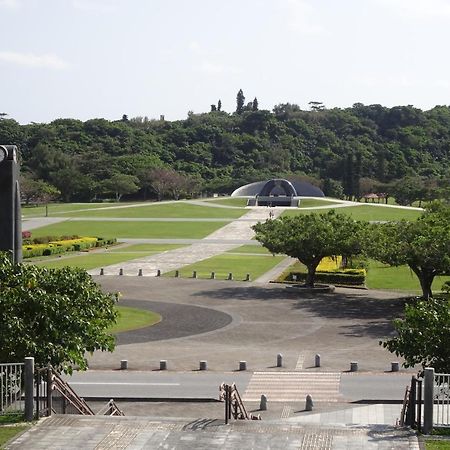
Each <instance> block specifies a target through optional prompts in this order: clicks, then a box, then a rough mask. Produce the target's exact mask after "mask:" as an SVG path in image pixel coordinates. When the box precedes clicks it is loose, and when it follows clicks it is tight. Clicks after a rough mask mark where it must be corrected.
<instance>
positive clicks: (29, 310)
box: [0, 253, 117, 373]
mask: <svg viewBox="0 0 450 450" xmlns="http://www.w3.org/2000/svg"><path fill="white" fill-rule="evenodd" d="M116 301H117V298H116V296H115V295H113V294H105V293H103V292H102V290H101V288H100V287H99V286H98V285H97V284H95V283H94V281H93V280H92V278H91V277H90V276H89V275H88V274H87V272H86V271H84V270H81V269H74V268H69V267H65V268H63V269H47V268H44V267H37V266H34V265H30V264H26V265H24V264H14V263H12V262H11V261H10V259H9V258H8V256H7V255H6V254H5V253H0V360H2V361H8V362H20V361H23V359H24V358H25V357H26V356H33V357H34V358H35V361H36V363H37V364H38V365H39V366H46V365H47V364H49V363H50V364H51V365H52V366H53V367H55V368H56V369H57V370H62V371H64V372H68V373H71V372H72V367H73V366H77V367H78V368H80V369H82V370H85V369H86V368H87V360H86V358H85V353H86V352H89V353H92V352H94V351H96V350H102V351H113V349H114V345H115V344H114V337H113V336H111V335H110V334H108V333H107V328H108V327H110V326H111V325H112V324H114V323H115V321H116V317H117V313H116V311H115V308H114V305H115V302H116Z"/></svg>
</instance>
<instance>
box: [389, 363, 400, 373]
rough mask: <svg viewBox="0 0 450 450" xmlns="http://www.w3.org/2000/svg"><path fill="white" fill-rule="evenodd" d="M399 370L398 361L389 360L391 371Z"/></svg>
mask: <svg viewBox="0 0 450 450" xmlns="http://www.w3.org/2000/svg"><path fill="white" fill-rule="evenodd" d="M399 370H400V364H399V362H398V361H392V362H391V371H392V372H398V371H399Z"/></svg>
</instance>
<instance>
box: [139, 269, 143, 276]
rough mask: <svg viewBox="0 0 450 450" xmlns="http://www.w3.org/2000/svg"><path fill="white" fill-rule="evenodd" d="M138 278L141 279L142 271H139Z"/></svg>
mask: <svg viewBox="0 0 450 450" xmlns="http://www.w3.org/2000/svg"><path fill="white" fill-rule="evenodd" d="M138 277H142V269H139V272H138Z"/></svg>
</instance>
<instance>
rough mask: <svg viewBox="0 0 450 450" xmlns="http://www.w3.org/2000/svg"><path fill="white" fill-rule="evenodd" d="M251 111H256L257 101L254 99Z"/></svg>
mask: <svg viewBox="0 0 450 450" xmlns="http://www.w3.org/2000/svg"><path fill="white" fill-rule="evenodd" d="M252 111H258V99H257V98H256V97H255V98H254V99H253V103H252Z"/></svg>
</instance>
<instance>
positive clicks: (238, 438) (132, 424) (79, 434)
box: [6, 416, 419, 450]
mask: <svg viewBox="0 0 450 450" xmlns="http://www.w3.org/2000/svg"><path fill="white" fill-rule="evenodd" d="M6 448H7V449H21V450H31V449H33V450H53V449H65V450H72V449H83V450H91V449H96V450H106V449H127V450H137V449H158V448H159V449H179V450H193V449H195V450H211V449H226V450H228V449H230V450H236V449H242V450H244V449H272V450H286V449H296V450H298V449H305V450H306V449H311V450H312V449H314V450H319V449H320V450H327V449H329V450H344V449H355V450H356V449H357V450H363V449H377V450H385V449H386V450H387V449H392V448H395V449H396V450H406V449H408V450H418V449H419V446H418V443H417V438H416V436H415V435H414V433H413V432H412V431H410V430H407V429H401V428H394V427H391V426H387V425H375V426H347V427H346V426H323V427H317V426H314V425H308V426H304V425H298V424H289V423H286V422H281V421H268V422H263V421H256V422H255V421H250V422H248V421H239V422H232V423H231V424H230V425H228V426H227V425H224V424H223V422H222V421H220V420H215V419H203V418H201V419H193V420H185V419H184V420H182V419H166V420H160V419H154V418H143V417H104V416H103V417H102V416H66V417H61V416H53V417H51V418H49V419H46V420H44V421H41V422H40V423H39V424H38V426H35V427H33V428H32V429H30V430H29V431H27V432H25V433H24V434H22V435H21V436H19V437H18V438H17V439H15V440H14V441H13V442H12V443H10V444H9V445H7V446H6Z"/></svg>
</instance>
